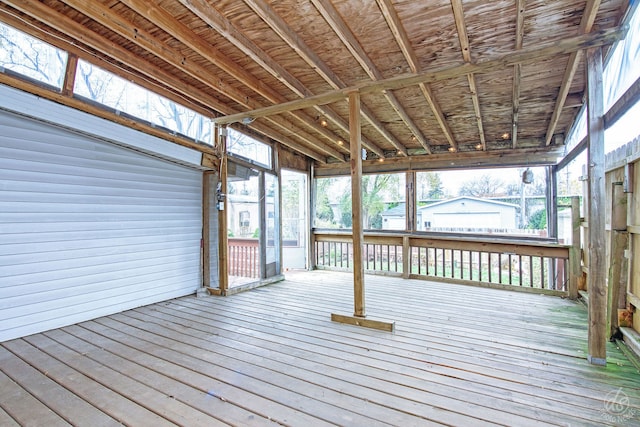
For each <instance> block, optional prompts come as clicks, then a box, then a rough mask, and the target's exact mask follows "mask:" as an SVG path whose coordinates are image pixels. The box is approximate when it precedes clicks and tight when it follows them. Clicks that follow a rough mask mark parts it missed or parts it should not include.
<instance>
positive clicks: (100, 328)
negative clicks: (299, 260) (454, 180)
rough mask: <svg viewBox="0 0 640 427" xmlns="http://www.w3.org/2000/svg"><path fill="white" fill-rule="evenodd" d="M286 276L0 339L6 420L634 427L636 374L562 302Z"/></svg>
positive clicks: (638, 403)
mask: <svg viewBox="0 0 640 427" xmlns="http://www.w3.org/2000/svg"><path fill="white" fill-rule="evenodd" d="M350 277H351V276H350V275H349V274H345V273H335V272H328V271H317V272H303V273H295V274H289V275H288V279H287V280H286V281H284V282H281V283H277V284H274V285H270V286H268V287H264V288H259V289H255V290H253V291H250V292H245V293H241V294H237V295H233V296H229V297H206V298H195V297H186V298H180V299H176V300H172V301H168V302H165V303H161V304H155V305H151V306H147V307H143V308H140V309H137V310H132V311H127V312H125V313H121V314H117V315H113V316H109V317H103V318H100V319H97V320H94V321H90V322H86V323H82V324H78V325H74V326H70V327H66V328H62V329H58V330H53V331H50V332H46V333H42V334H37V335H33V336H30V337H26V338H23V339H18V340H13V341H8V342H4V343H2V344H1V345H0V367H1V372H0V389H1V390H2V394H1V400H0V406H1V410H0V425H2V426H5V425H7V426H8V425H16V424H21V425H38V426H47V427H53V426H57V425H67V424H72V425H79V426H85V425H86V426H101V425H117V424H120V423H122V424H126V425H132V426H144V425H152V426H154V427H155V426H158V427H159V426H163V425H171V424H179V425H186V426H198V425H203V426H215V425H227V424H231V425H239V426H253V425H291V426H303V427H313V426H322V425H350V426H367V427H368V426H378V425H395V426H403V427H404V426H412V425H415V426H426V425H441V424H443V425H456V426H483V425H511V426H542V425H564V426H569V425H570V426H583V425H593V426H601V425H640V374H639V372H638V369H637V368H636V367H634V365H633V364H632V363H630V361H629V360H627V359H626V358H625V357H624V356H623V354H622V353H621V352H620V350H618V349H616V347H615V346H614V345H613V344H611V345H610V347H609V348H608V365H607V367H606V368H603V367H594V366H590V365H589V364H588V363H587V362H586V361H585V350H586V346H587V344H586V310H585V309H584V308H583V307H581V306H580V305H579V304H578V303H574V302H571V301H568V300H563V299H560V298H557V297H550V296H540V295H531V294H524V293H516V292H508V291H500V290H494V289H484V288H474V287H468V286H462V285H449V284H441V283H432V282H424V281H413V280H401V279H391V278H387V277H380V276H367V277H366V286H367V311H368V314H369V316H370V317H375V318H384V319H393V320H395V321H396V332H395V333H393V334H392V333H388V332H381V331H375V330H368V329H363V328H358V327H356V326H349V325H344V324H339V323H333V322H331V321H330V313H332V312H340V313H345V314H351V312H352V289H351V281H350Z"/></svg>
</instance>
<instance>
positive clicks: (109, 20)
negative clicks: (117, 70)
mask: <svg viewBox="0 0 640 427" xmlns="http://www.w3.org/2000/svg"><path fill="white" fill-rule="evenodd" d="M64 1H65V3H66V4H68V5H69V6H71V7H73V8H74V9H76V10H78V11H79V12H81V13H82V14H84V15H86V16H88V17H89V18H91V19H93V20H95V21H96V22H98V23H100V24H102V25H105V26H107V27H108V28H111V29H113V30H114V31H115V32H117V33H118V34H119V35H121V36H122V37H125V38H127V39H128V40H129V41H131V42H133V43H135V44H137V45H138V46H140V47H141V48H143V49H145V50H147V51H148V52H150V53H152V54H153V55H155V56H157V57H158V58H161V59H162V60H164V61H166V62H167V63H168V64H170V65H172V66H174V67H176V68H177V69H180V70H182V71H183V72H185V73H186V74H188V75H190V76H191V77H193V78H195V79H197V80H199V81H200V82H202V83H203V84H205V85H207V86H208V87H210V88H212V89H214V90H216V91H217V92H219V93H220V94H222V95H224V96H227V97H230V98H231V99H233V100H235V101H236V102H238V103H239V104H240V105H243V106H244V107H247V108H252V106H260V105H261V104H260V103H259V102H257V101H252V100H251V99H250V97H248V96H247V95H246V94H245V93H243V92H240V91H238V90H235V89H233V88H232V85H231V84H230V83H228V82H226V81H224V80H223V79H221V78H220V76H218V75H215V74H213V73H211V72H210V71H209V70H208V69H206V68H205V67H203V66H199V65H197V64H195V63H193V62H185V61H184V60H183V56H182V55H180V54H179V52H176V51H174V50H171V49H169V48H167V47H166V46H165V45H164V43H162V42H160V41H159V40H157V39H156V38H155V37H153V36H152V35H150V34H148V33H147V32H145V31H142V30H141V29H139V28H137V27H136V26H135V25H133V24H132V23H131V22H129V21H127V20H125V19H123V18H122V17H121V16H119V15H116V14H115V13H114V12H113V11H112V10H111V9H109V8H107V7H105V6H103V5H101V4H99V3H97V2H85V1H83V0H64ZM61 31H65V30H64V28H63V29H62V30H61ZM84 33H87V31H86V29H85V31H84ZM80 39H82V38H80ZM128 55H129V56H130V55H131V53H128ZM267 120H268V121H270V122H271V123H272V125H273V126H276V127H279V128H280V129H282V130H283V132H284V134H285V135H286V134H287V133H289V132H291V129H292V127H293V124H291V123H290V122H288V121H286V120H278V121H275V120H273V119H267ZM296 134H297V136H298V137H299V138H300V139H301V140H303V141H305V142H306V143H308V144H309V145H311V146H313V147H315V148H316V149H317V151H319V152H324V153H326V154H327V155H329V156H332V157H334V158H336V159H337V160H339V161H345V160H344V155H343V154H342V153H340V152H338V151H337V150H335V149H333V148H330V147H328V146H326V145H325V144H322V143H320V142H319V141H317V140H316V139H315V138H314V137H313V136H311V135H309V134H307V133H306V132H304V131H302V130H300V131H297V132H296ZM282 142H283V143H285V144H288V143H287V142H284V141H282Z"/></svg>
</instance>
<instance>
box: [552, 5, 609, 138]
mask: <svg viewBox="0 0 640 427" xmlns="http://www.w3.org/2000/svg"><path fill="white" fill-rule="evenodd" d="M600 2H601V1H600V0H587V4H586V6H585V8H584V12H582V19H581V20H580V29H579V31H578V34H587V33H589V32H591V28H593V23H594V22H595V20H596V15H597V14H598V9H599V8H600ZM582 57H583V55H582V51H576V52H573V53H572V54H571V55H570V56H569V61H568V62H567V68H565V70H564V76H563V77H562V85H561V86H560V90H559V91H558V96H557V97H556V104H555V107H554V108H553V113H552V114H551V119H550V120H549V126H548V127H547V136H546V139H545V144H546V145H549V144H551V141H553V134H554V133H555V131H556V127H557V126H558V122H559V121H560V115H561V114H562V110H563V107H564V103H565V100H566V99H567V95H568V94H569V90H570V89H571V83H572V82H573V77H574V76H575V74H576V71H578V66H579V65H580V61H581V60H582Z"/></svg>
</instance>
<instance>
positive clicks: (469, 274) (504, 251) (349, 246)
mask: <svg viewBox="0 0 640 427" xmlns="http://www.w3.org/2000/svg"><path fill="white" fill-rule="evenodd" d="M314 242H315V243H314V250H315V259H314V261H315V265H316V268H319V269H333V270H351V269H352V268H353V243H352V241H351V235H349V234H344V233H318V232H316V233H315V234H314ZM570 253H571V251H570V247H569V246H564V245H556V244H550V243H544V242H523V241H517V242H513V241H506V240H504V241H497V240H496V239H495V238H494V239H480V238H473V239H471V238H469V237H458V236H456V237H444V236H443V237H440V236H437V237H433V236H429V237H427V236H416V235H388V234H385V235H380V234H365V237H364V245H363V260H364V266H365V267H364V268H365V270H366V271H367V272H368V273H375V274H388V275H393V276H402V277H405V278H423V279H425V278H426V279H433V280H444V281H455V282H467V283H474V284H481V285H483V286H486V285H490V286H494V287H519V288H531V289H538V290H542V289H544V290H550V291H559V292H560V293H562V294H567V293H568V291H569V280H570V279H571V280H572V281H573V284H574V285H575V286H577V278H578V276H579V274H580V272H579V271H576V272H574V274H573V275H572V274H570V268H571V266H570V263H569V258H570ZM578 269H579V267H578Z"/></svg>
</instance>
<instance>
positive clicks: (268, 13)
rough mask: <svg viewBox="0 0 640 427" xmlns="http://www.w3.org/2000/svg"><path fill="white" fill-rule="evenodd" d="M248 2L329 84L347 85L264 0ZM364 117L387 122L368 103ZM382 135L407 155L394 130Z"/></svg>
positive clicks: (338, 121) (346, 126) (372, 147)
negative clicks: (393, 133)
mask: <svg viewBox="0 0 640 427" xmlns="http://www.w3.org/2000/svg"><path fill="white" fill-rule="evenodd" d="M245 3H246V4H247V5H248V6H249V7H250V8H251V9H252V10H253V11H254V12H255V13H256V14H257V15H258V16H260V18H262V20H263V21H264V22H265V23H266V24H267V25H269V27H271V29H272V30H273V31H274V32H275V33H276V34H278V35H279V36H280V38H281V39H282V40H284V41H285V42H286V43H287V44H288V45H289V46H290V47H291V48H292V49H293V50H294V51H295V52H296V53H297V54H298V56H300V57H301V58H302V59H303V60H304V61H305V62H306V63H307V64H308V65H309V66H310V67H311V68H312V69H313V70H315V71H316V72H317V73H318V74H319V75H320V76H321V77H322V78H323V79H324V80H325V81H326V82H327V83H328V84H329V85H331V86H332V87H333V88H334V89H335V90H339V89H342V88H346V87H347V85H346V84H345V83H344V82H343V81H342V80H341V79H340V78H339V77H338V76H337V75H336V74H335V73H334V72H333V71H332V70H331V68H330V67H329V66H328V65H327V64H326V63H325V62H324V61H323V60H322V59H320V57H319V56H318V55H317V54H316V53H315V52H314V51H313V50H312V49H311V48H310V47H309V46H308V45H307V44H306V43H305V42H304V41H303V40H302V39H301V38H300V37H298V35H297V34H296V33H295V32H294V31H293V30H292V29H291V28H290V27H289V26H288V25H287V23H286V22H285V21H284V20H283V19H282V18H281V17H280V16H279V15H278V14H277V13H275V11H274V10H273V9H272V8H271V7H270V6H269V5H268V4H267V3H266V2H264V1H259V0H245ZM361 107H362V108H361V111H362V115H363V117H364V118H365V119H366V120H367V121H368V122H369V123H371V124H372V125H373V127H374V128H375V129H378V130H379V129H384V125H383V124H382V123H381V122H380V121H379V120H378V119H377V118H376V117H375V115H374V114H373V112H372V111H371V110H370V109H368V108H367V107H366V106H365V105H364V104H361ZM320 111H322V112H323V113H324V114H325V115H326V116H327V118H329V119H330V120H332V121H333V122H334V123H335V124H336V125H337V126H339V127H340V128H341V129H342V130H344V131H345V132H349V124H348V123H347V122H346V121H344V120H342V119H341V118H339V116H338V115H337V114H331V112H329V114H328V113H327V111H324V110H320ZM381 135H382V136H383V137H384V138H385V139H386V140H387V141H388V142H389V143H390V144H391V145H393V146H394V147H395V148H396V149H397V150H398V151H400V152H401V153H402V154H403V155H405V156H406V155H407V149H406V148H405V147H404V146H403V145H402V144H401V143H400V141H398V140H397V138H395V137H394V136H393V135H392V134H391V133H390V132H388V131H386V130H385V132H383V133H382V132H381ZM362 144H363V145H364V146H365V147H367V148H369V149H370V150H371V151H373V152H374V153H376V154H377V155H378V156H380V157H383V156H384V153H383V152H382V150H381V149H380V148H379V147H378V146H377V145H376V144H374V143H373V142H371V141H369V140H368V139H367V138H363V139H362Z"/></svg>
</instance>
